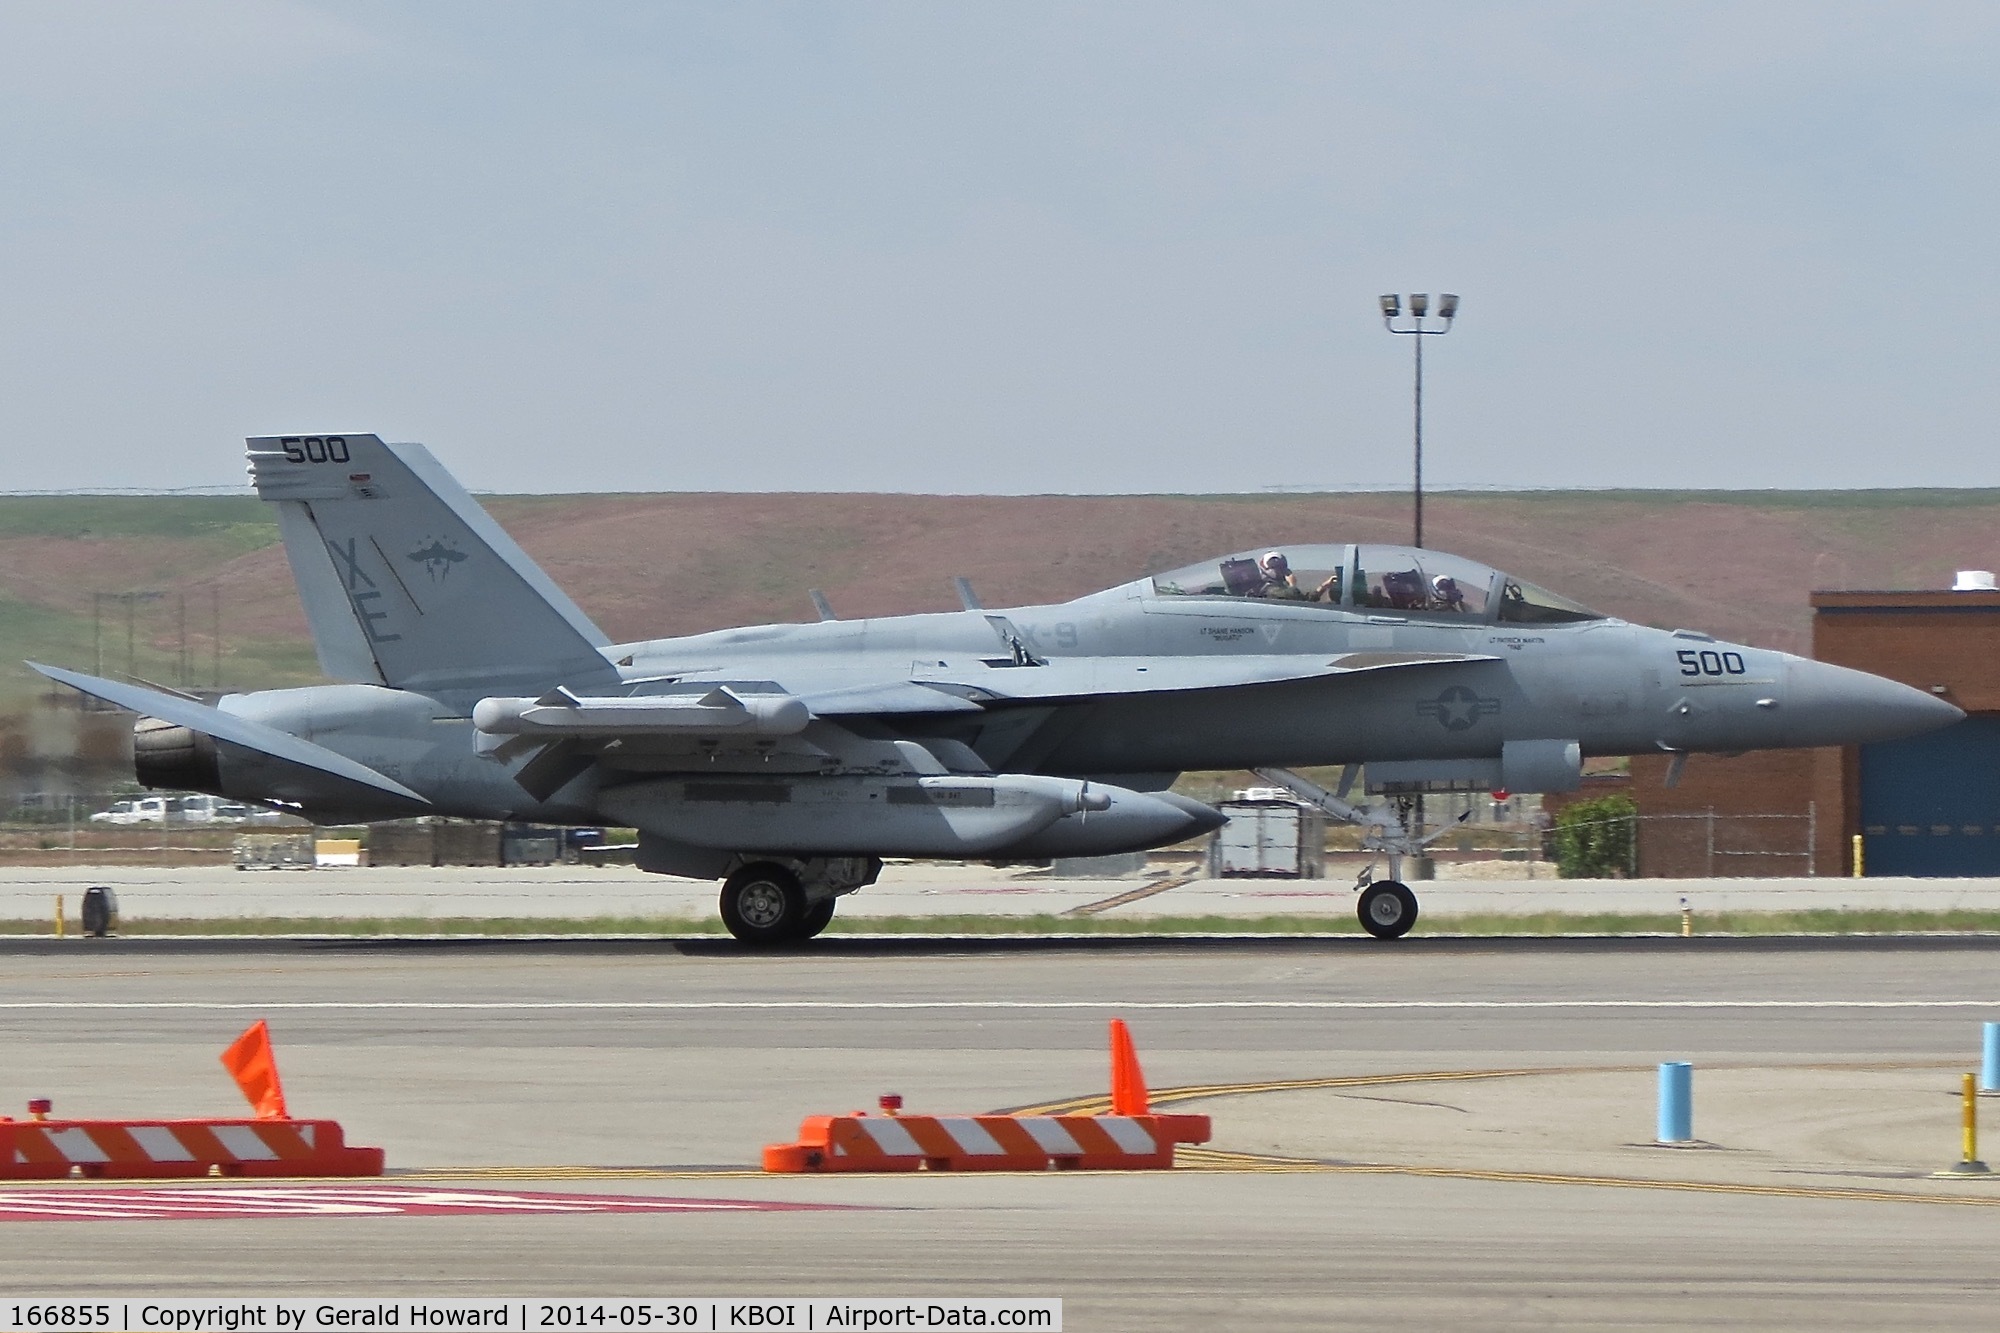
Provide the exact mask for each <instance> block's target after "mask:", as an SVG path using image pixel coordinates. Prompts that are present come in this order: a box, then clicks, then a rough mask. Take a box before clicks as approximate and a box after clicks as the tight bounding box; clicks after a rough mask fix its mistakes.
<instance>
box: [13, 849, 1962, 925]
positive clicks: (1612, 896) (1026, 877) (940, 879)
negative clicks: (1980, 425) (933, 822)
mask: <svg viewBox="0 0 2000 1333" xmlns="http://www.w3.org/2000/svg"><path fill="white" fill-rule="evenodd" d="M97 884H103V885H107V886H109V887H110V888H112V889H113V891H114V892H116V894H117V895H118V900H119V909H120V912H121V914H122V915H123V917H124V918H125V919H126V920H127V921H129V922H132V923H134V924H135V925H136V924H138V923H142V922H144V921H148V920H154V921H159V920H231V919H241V918H247V917H276V918H291V919H303V920H310V919H313V918H321V919H347V920H351V919H355V918H388V919H406V920H416V921H425V920H439V921H441V920H447V919H455V918H456V919H464V918H515V919H529V920H533V919H543V920H551V919H560V918H569V919H584V920H592V919H614V920H618V919H622V920H626V921H633V920H646V921H650V922H666V923H670V925H671V923H674V922H679V921H686V922H695V921H713V920H714V919H715V915H716V886H715V885H714V884H712V883H708V882H706V881H696V880H684V879H672V878H668V877H665V876H660V875H647V874H644V873H641V872H640V871H637V870H635V869H633V868H632V867H630V866H605V867H601V868H592V867H583V866H547V867H535V866H521V867H509V868H496V867H476V866H445V867H439V868H435V869H433V868H428V867H394V866H384V867H379V868H361V869H325V870H266V871H236V870H231V869H228V868H224V867H129V866H128V867H96V866H74V867H72V866H54V867H47V866H44V867H10V868H8V869H7V870H6V872H5V874H4V875H0V919H4V920H14V921H47V920H50V919H51V917H52V916H53V909H54V905H55V899H56V897H57V896H58V895H61V896H63V897H64V899H65V901H66V910H67V911H68V913H69V914H70V915H71V917H72V918H74V916H75V914H76V912H77V910H78V903H79V901H80V899H81V896H82V894H83V892H84V890H85V889H87V888H89V887H90V886H92V885H97ZM1413 887H1414V888H1415V889H1416V891H1417V894H1418V897H1419V899H1420V901H1421V902H1422V904H1423V911H1424V914H1425V915H1427V916H1430V917H1433V918H1449V917H1452V916H1455V915H1461V914H1467V913H1494V914H1503V915H1521V914H1525V913H1533V912H1555V913H1560V914H1585V913H1601V912H1624V913H1639V914H1646V915H1653V916H1657V917H1658V918H1659V920H1660V925H1661V929H1669V928H1673V927H1674V926H1675V925H1676V923H1677V922H1678V921H1679V913H1680V905H1681V900H1682V899H1686V900H1687V902H1688V905H1689V906H1690V907H1691V908H1692V909H1693V910H1694V911H1695V912H1696V913H1697V914H1698V915H1699V914H1704V913H1716V912H1785V911H1806V910H1843V911H1847V910H1862V909H1878V910H1898V911H1931V912H1935V911H1973V910H1976V911H1994V912H2000V880H1993V879H1840V878H1826V877H1822V878H1817V879H1814V878H1798V879H1698V880H1670V879H1638V880H1558V879H1553V878H1550V877H1549V875H1548V873H1547V872H1546V868H1545V873H1544V874H1543V875H1542V876H1541V877H1540V878H1532V879H1528V878H1524V879H1511V880H1489V879H1479V880H1465V879H1441V880H1433V881H1424V882H1419V883H1416V884H1415V885H1413ZM1354 901H1355V899H1354V888H1353V884H1352V883H1351V882H1350V881H1348V880H1337V879H1322V880H1280V879H1205V878H1197V879H1192V880H1182V879H1181V878H1180V877H1178V876H1169V875H1165V874H1154V875H1151V876H1148V877H1143V878H1130V879H1051V878H1050V877H1049V876H1048V875H1047V874H1046V873H1032V872H1022V871H1014V870H1002V869H994V868H992V867H987V866H976V865H968V866H955V865H954V866H938V865H930V864H892V865H890V866H889V867H888V868H887V869H885V870H884V872H883V875H882V880H881V882H880V883H877V884H873V885H870V886H869V887H868V888H866V889H863V890H861V891H860V892H859V893H857V894H855V895H853V896H852V897H850V898H847V899H844V900H843V901H842V903H841V907H840V911H841V913H842V915H847V916H866V917H898V916H900V917H936V916H958V915H971V916H1033V915H1052V916H1060V915H1063V914H1067V913H1083V914H1089V915H1095V916H1101V917H1106V918H1114V917H1115V918H1123V919H1129V920H1150V919H1156V918H1160V917H1222V918H1246V917H1259V916H1303V917H1327V918H1329V919H1333V918H1339V919H1341V920H1343V921H1347V920H1351V919H1352V916H1353V913H1354Z"/></svg>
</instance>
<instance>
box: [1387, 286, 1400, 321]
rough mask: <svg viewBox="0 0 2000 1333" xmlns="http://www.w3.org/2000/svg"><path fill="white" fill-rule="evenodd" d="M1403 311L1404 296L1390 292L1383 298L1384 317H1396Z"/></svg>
mask: <svg viewBox="0 0 2000 1333" xmlns="http://www.w3.org/2000/svg"><path fill="white" fill-rule="evenodd" d="M1402 313H1403V298H1401V297H1400V296H1398V295H1396V294H1395V293H1394V292H1390V293H1389V294H1388V295H1386V296H1384V297H1383V298H1382V318H1384V319H1394V318H1395V317H1396V316H1398V315H1400V314H1402Z"/></svg>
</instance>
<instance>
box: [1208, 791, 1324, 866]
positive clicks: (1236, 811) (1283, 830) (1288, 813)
mask: <svg viewBox="0 0 2000 1333" xmlns="http://www.w3.org/2000/svg"><path fill="white" fill-rule="evenodd" d="M1216 809H1218V810H1220V811H1222V813H1223V814H1225V815H1227V816H1228V817H1229V822H1228V823H1227V824H1224V825H1223V826H1222V827H1221V828H1219V829H1217V830H1216V831H1215V832H1214V833H1213V834H1212V835H1210V839H1209V844H1208V873H1209V874H1210V876H1212V877H1214V878H1216V879H1238V878H1250V877H1253V876H1255V877H1260V878H1269V879H1319V878H1320V877H1321V876H1323V875H1324V874H1325V873H1326V816H1325V815H1323V814H1321V813H1320V812H1319V811H1318V810H1316V809H1314V808H1313V807H1311V806H1309V805H1302V804H1300V803H1299V802H1297V801H1293V800H1281V799H1257V800H1245V801H1224V802H1223V803H1222V804H1220V805H1218V806H1217V807H1216Z"/></svg>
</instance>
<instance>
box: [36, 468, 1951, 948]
mask: <svg viewBox="0 0 2000 1333" xmlns="http://www.w3.org/2000/svg"><path fill="white" fill-rule="evenodd" d="M249 446H250V448H249V456H250V475H251V479H252V481H253V483H254V485H255V487H256V490H257V494H258V495H260V496H261V497H263V498H264V499H265V500H267V501H269V502H271V503H272V504H273V505H275V506H276V508H277V517H278V524H279V529H280V532H281V534H282V536H283V538H284V543H285V550H286V554H287V555H288V557H289V558H290V561H291V566H292V572H293V575H294V577H295V578H296V580H297V582H298V587H299V593H300V596H301V598H302V599H303V601H304V603H305V609H306V613H307V615H308V617H309V619H310V621H311V624H312V633H313V641H314V644H315V647H316V648H317V650H318V653H319V661H320V665H321V667H322V669H323V670H324V672H325V674H326V675H327V676H328V677H330V678H332V679H333V680H335V681H339V682H342V683H339V684H330V685H317V686H309V687H306V688H302V689H283V690H262V691H256V692H252V693H247V694H231V695H225V696H224V697H222V698H221V699H220V700H218V701H216V702H215V703H214V704H213V705H210V704H207V703H204V702H201V701H199V700H194V699H189V698H186V697H178V696H175V695H173V694H170V693H166V692H163V691H160V690H155V689H148V688H146V687H144V686H141V685H135V684H129V683H125V682H119V681H110V680H101V679H96V678H93V677H89V676H83V675H79V674H77V673H75V672H71V671H64V670H59V669H56V668H53V667H37V669H38V670H40V671H42V672H43V674H45V675H47V676H49V677H51V678H52V679H55V680H58V681H61V682H64V683H65V684H68V685H71V686H74V687H75V688H77V689H79V690H82V691H84V692H85V693H88V694H92V695H95V696H97V697H98V698H100V699H104V700H107V701H109V702H111V703H114V704H117V705H120V706H122V707H125V708H128V709H131V710H133V711H135V712H137V713H139V714H141V715H142V716H141V717H140V719H139V720H138V722H137V723H136V725H135V734H134V749H135V754H136V763H137V770H138V776H139V779H140V781H141V782H143V783H145V784H146V785H148V786H150V787H158V788H173V789H181V790H189V791H198V792H209V793H213V794H215V795H219V796H225V797H229V798H232V799H236V800H247V801H261V802H267V803H276V804H282V805H285V806H288V807H291V808H293V809H296V810H298V811H300V812H301V813H303V814H305V815H307V816H309V817H310V818H312V819H314V820H317V821H320V822H352V821H356V820H362V819H383V818H396V817H401V816H412V815H422V814H441V815H454V816H463V817H468V818H475V819H513V820H535V821H542V822H549V823H558V824H605V823H610V824H617V825H621V826H629V827H632V828H635V829H637V830H638V835H639V846H638V852H637V856H638V864H639V865H640V866H641V867H642V868H643V869H646V870H650V871H658V872H662V873H665V874H672V875H683V876H691V877H695V878H708V879H717V880H721V881H722V894H721V912H722V918H723V921H724V922H725V923H726V924H727V926H728V928H729V930H730V931H731V932H732V933H733V934H734V935H736V937H737V938H738V939H740V940H743V941H745V942H747V943H753V944H769V943H776V942H783V941H790V940H800V939H805V938H808V937H810V936H812V935H815V934H817V933H818V932H819V931H820V930H822V929H823V928H824V927H825V926H826V924H827V923H828V921H829V920H831V918H832V916H833V912H834V907H835V904H836V903H837V902H839V900H840V899H841V898H842V897H843V896H844V895H846V894H848V893H851V892H853V891H854V890H856V889H859V888H861V887H863V886H865V885H867V884H870V883H872V882H873V881H874V879H875V877H876V875H877V874H878V873H879V871H880V869H881V865H882V860H881V858H883V857H885V856H897V857H937V858H948V859H952V860H964V859H980V860H993V861H1023V860H1030V859H1041V858H1051V857H1072V856H1093V855H1106V854H1112V853H1120V852H1131V851H1138V850H1143V849H1146V848H1152V847H1160V846H1165V845H1167V844H1171V843H1176V842H1180V841H1183V840H1185V839H1187V838H1190V837H1193V836H1195V835H1198V834H1200V833H1203V832H1205V831H1207V830H1210V829H1213V828H1215V827H1217V826H1219V825H1220V824H1221V823H1222V822H1223V816H1222V815H1221V814H1220V813H1219V812H1217V811H1215V810H1214V809H1212V808H1210V807H1208V806H1206V805H1203V804H1201V803H1199V802H1196V801H1193V800H1190V799H1188V798H1186V797H1184V796H1180V795H1177V794H1175V793H1174V792H1172V791H1171V790H1169V788H1170V786H1171V784H1172V783H1173V781H1174V779H1175V778H1176V777H1177V776H1178V775H1179V774H1180V773H1182V772H1183V771H1186V770H1199V769H1261V770H1267V771H1282V770H1289V769H1291V768H1295V767H1300V766H1306V765H1319V766H1325V765H1359V764H1365V765H1366V766H1367V768H1366V772H1367V775H1368V779H1367V787H1368V790H1370V791H1379V792H1387V793H1390V794H1391V795H1392V796H1393V795H1395V794H1396V793H1409V792H1421V791H1435V790H1486V789H1497V788H1507V789H1511V790H1513V791H1517V792H1551V791H1563V790H1568V789H1572V788H1574V787H1575V786H1576V784H1577V780H1578V775H1579V770H1580V766H1581V764H1582V761H1583V760H1584V758H1585V757H1586V756H1591V755H1618V754H1637V753H1653V752H1657V751H1661V750H1666V751H1671V752H1674V753H1675V754H1677V755H1683V754H1686V753H1689V752H1692V751H1740V750H1754V749H1769V748H1777V747H1785V746H1813V745H1842V744H1856V743H1862V742H1868V741H1877V740H1885V739H1890V738H1894V737H1900V736H1908V735H1912V734H1914V733H1917V732H1922V731H1927V730H1930V729H1932V728H1935V727H1939V726H1943V725H1945V724H1947V723H1950V722H1953V721H1955V720H1957V719H1958V718H1959V717H1960V716H1961V714H1960V713H1959V711H1958V710H1957V709H1956V708H1954V707H1952V706H1951V705H1950V704H1947V703H1945V702H1943V701H1942V700H1939V699H1936V698H1933V697H1932V696H1930V695H1928V694H1925V693H1923V692H1921V691H1918V690H1915V689H1911V688H1909V687H1907V686H1904V685H1900V684H1897V683H1894V682H1892V681H1888V680H1883V679H1880V678H1878V677H1875V676H1870V675H1866V674H1864V673H1861V672H1858V671H1850V670H1846V669H1844V668H1841V667H1837V666H1831V665H1828V664H1826V663H1822V662H1814V661H1810V660H1807V659H1803V658H1798V657H1794V656H1791V655H1789V654H1786V653H1780V652H1773V651H1770V650H1768V649H1761V648H1752V647H1748V646H1746V645H1742V644H1733V643H1722V642H1718V641H1716V640H1714V639H1711V638H1710V637H1708V636H1707V635H1705V634H1700V633H1696V632H1692V631H1688V630H1676V631H1671V632H1669V631H1666V630H1659V629H1649V628H1646V627H1643V626H1639V625H1632V624H1627V623H1625V622H1623V621H1620V620H1615V619H1612V618H1610V617H1606V616H1602V615H1598V614H1596V613H1595V612H1592V611H1589V610H1587V609H1585V608H1584V607H1581V606H1578V605H1576V604H1575V603H1573V602H1570V601H1568V600H1566V599H1564V598H1562V597H1560V596H1557V595H1556V594H1554V593H1551V592H1548V591H1546V590H1544V589H1541V588H1538V587H1536V586H1534V585H1533V584H1531V583H1528V582H1526V581H1525V580H1522V579H1518V578H1515V577H1513V576H1511V575H1509V574H1506V573H1503V572H1501V571H1499V570H1495V569H1489V568H1487V567H1486V566H1484V565H1479V564H1475V563H1474V562H1472V561H1470V560H1464V559H1460V558H1459V557H1456V556H1451V555H1446V554H1443V553H1441V552H1437V551H1431V550H1421V549H1413V548H1406V547H1400V546H1387V545H1372V544H1363V545H1353V544H1347V545H1342V544H1339V543H1331V542H1303V543H1287V542H1280V541H1272V542H1270V543H1267V544H1266V545H1264V546H1262V547H1259V548H1258V549H1256V550H1253V551H1248V552H1243V553H1241V554H1236V555H1226V556H1219V557H1217V558H1216V559H1213V560H1206V561H1203V562H1201V563H1199V564H1195V565H1190V566H1188V567H1187V568H1185V569H1177V570H1174V571H1172V572H1169V573H1164V574H1160V575H1157V576H1154V577H1147V578H1140V579H1135V580H1133V581H1132V582H1130V583H1125V584H1121V585H1120V586H1118V587H1115V588H1108V589H1106V590H1104V591H1103V592H1097V593H1092V594H1090V595H1089V596H1086V597H1080V598H1077V599H1076V600H1074V601H1068V602H1061V603H1055V604H1050V605H1043V606H1023V607H1014V608H1010V609H1007V610H986V609H983V608H981V607H979V606H978V605H977V604H976V601H975V599H974V598H973V597H972V595H971V594H970V590H969V587H968V586H967V585H964V584H963V583H961V585H960V587H961V592H962V594H963V595H964V601H965V604H966V609H965V610H962V611H956V612H950V613H943V614H924V615H906V616H888V617H882V618H877V619H866V620H839V619H835V618H832V616H831V612H830V611H829V610H828V609H826V608H825V607H824V603H823V602H822V611H821V614H822V617H823V618H822V619H821V620H820V621H819V622H817V623H802V624H780V625H758V626H753V627H749V628H743V629H731V630H720V631H716V632H713V633H707V634H695V635H689V636H686V637H683V638H672V639H655V640H650V641H647V642H640V643H612V642H610V641H609V640H608V639H607V638H606V637H605V635H604V634H603V633H602V632H601V631H600V630H599V629H598V628H597V626H596V625H594V624H592V623H591V621H590V618H589V617H588V616H586V615H585V614H584V613H583V612H582V611H581V610H580V609H578V607H577V606H576V605H575V604H574V603H573V602H571V601H570V599H569V598H568V597H566V596H564V594H563V593H562V591H561V590H560V589H558V588H557V587H556V586H555V585H554V584H553V583H552V582H551V581H550V580H549V578H548V577H547V575H545V574H544V573H543V572H542V571H541V570H540V569H539V568H537V567H536V565H535V563H534V562H533V561H532V560H530V559H529V558H528V557H527V556H526V555H525V554H524V553H523V552H522V551H521V549H520V548H519V547H518V546H516V545H515V543H514V542H513V541H512V540H511V539H509V537H508V536H507V534H506V533H505V532H503V531H502V530H501V529H500V527H499V526H498V525H497V524H495V523H494V522H493V520H492V519H491V518H489V517H488V516H487V514H486V513H485V511H484V510H482V509H481V508H480V507H479V505H478V504H477V503H475V502H474V501H473V499H472V498H471V496H469V495H468V494H466V492H465V491H464V489H463V488H461V487H460V486H459V485H458V484H457V483H456V482H455V481H454V480H453V479H452V478H451V477H450V476H449V475H448V474H447V473H446V472H445V470H444V469H443V468H442V467H440V466H439V465H438V463H437V462H436V461H435V460H434V459H433V458H432V457H431V455H430V453H429V452H428V451H427V450H426V449H424V448H423V447H422V446H421V445H414V444H385V443H383V442H382V441H381V440H380V439H378V438H377V437H375V436H373V435H299V436H266V437H258V438H254V439H252V440H250V442H249ZM1350 772H1351V770H1350ZM1345 794H1346V793H1345V791H1344V790H1343V792H1342V793H1341V795H1340V797H1336V796H1334V795H1332V794H1327V793H1320V794H1319V797H1320V798H1321V799H1322V804H1325V805H1327V806H1328V808H1331V809H1334V810H1335V811H1336V812H1349V813H1352V810H1351V808H1350V807H1347V806H1345V804H1344V801H1343V799H1342V798H1344V796H1345ZM1392 850H1393V849H1392ZM1391 876H1392V877H1391V878H1390V879H1387V880H1382V881H1376V882H1373V883H1364V884H1363V885H1361V886H1359V887H1361V888H1362V890H1363V892H1362V894H1361V899H1360V903H1359V914H1360V917H1361V920H1362V923H1363V925H1364V926H1366V927H1367V928H1368V929H1369V930H1370V931H1371V932H1373V933H1374V934H1376V935H1378V936H1383V937H1393V936H1396V935H1400V934H1402V933H1404V932H1405V931H1407V930H1408V929H1409V927H1410V925H1411V923H1412V922H1414V920H1415V919H1416V912H1417V904H1416V900H1415V899H1414V898H1413V897H1412V896H1411V894H1410V891H1409V890H1408V888H1406V887H1405V886H1404V885H1402V884H1401V883H1399V882H1397V881H1396V879H1395V878H1394V868H1393V867H1392V871H1391Z"/></svg>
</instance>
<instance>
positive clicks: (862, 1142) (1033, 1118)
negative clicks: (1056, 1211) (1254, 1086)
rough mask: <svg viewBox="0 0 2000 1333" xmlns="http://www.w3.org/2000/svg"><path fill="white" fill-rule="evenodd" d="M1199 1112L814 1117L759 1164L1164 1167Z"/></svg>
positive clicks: (796, 1167) (777, 1167) (1201, 1122)
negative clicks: (794, 1139) (796, 1136)
mask: <svg viewBox="0 0 2000 1333" xmlns="http://www.w3.org/2000/svg"><path fill="white" fill-rule="evenodd" d="M1208 1134H1209V1125H1208V1117H1207V1116H1205V1115H961V1116H943V1115H895V1114H884V1115H869V1114H868V1113H867V1112H865V1111H857V1112H856V1113H855V1114H853V1115H816V1116H810V1117H808V1118H807V1120H806V1122H805V1123H804V1124H803V1125H801V1126H799V1141H798V1142H797V1143H774V1144H772V1145H770V1146H769V1147H767V1148H765V1149H764V1169H765V1170H766V1171H1047V1170H1050V1169H1051V1168H1054V1169H1057V1170H1079V1171H1112V1170H1143V1169H1148V1168H1151V1169H1159V1168H1163V1167H1170V1166H1172V1165H1173V1164H1174V1145H1175V1144H1176V1143H1205V1142H1207V1141H1208Z"/></svg>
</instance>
